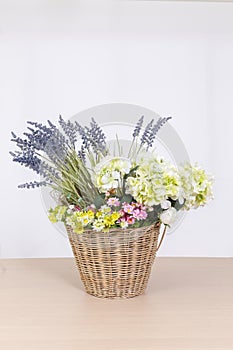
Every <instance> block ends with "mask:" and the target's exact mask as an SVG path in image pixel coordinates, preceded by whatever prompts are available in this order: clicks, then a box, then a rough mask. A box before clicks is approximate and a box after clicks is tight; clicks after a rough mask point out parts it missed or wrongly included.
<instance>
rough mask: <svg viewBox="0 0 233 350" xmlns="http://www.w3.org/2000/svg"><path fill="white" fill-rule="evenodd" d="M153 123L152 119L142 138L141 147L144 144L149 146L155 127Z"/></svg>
mask: <svg viewBox="0 0 233 350" xmlns="http://www.w3.org/2000/svg"><path fill="white" fill-rule="evenodd" d="M153 123H154V119H152V120H151V121H150V122H149V123H148V124H147V126H146V128H145V130H144V132H143V134H142V137H141V145H140V147H142V146H143V145H144V144H148V142H149V138H150V135H151V130H152V127H153Z"/></svg>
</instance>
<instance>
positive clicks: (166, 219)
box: [159, 207, 176, 225]
mask: <svg viewBox="0 0 233 350" xmlns="http://www.w3.org/2000/svg"><path fill="white" fill-rule="evenodd" d="M159 218H160V221H161V222H162V223H163V224H164V225H171V224H172V223H173V222H174V221H175V219H176V209H175V208H173V207H171V208H169V209H167V210H164V211H163V212H162V213H161V214H160V216H159Z"/></svg>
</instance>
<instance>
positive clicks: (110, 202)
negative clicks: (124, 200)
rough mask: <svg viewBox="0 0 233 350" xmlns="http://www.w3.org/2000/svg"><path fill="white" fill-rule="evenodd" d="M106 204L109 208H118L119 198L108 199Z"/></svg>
mask: <svg viewBox="0 0 233 350" xmlns="http://www.w3.org/2000/svg"><path fill="white" fill-rule="evenodd" d="M107 204H108V205H109V206H110V207H111V206H113V207H119V206H120V205H121V202H120V201H119V198H117V197H111V198H109V199H108V201H107Z"/></svg>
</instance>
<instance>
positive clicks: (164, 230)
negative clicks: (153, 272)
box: [156, 225, 167, 253]
mask: <svg viewBox="0 0 233 350" xmlns="http://www.w3.org/2000/svg"><path fill="white" fill-rule="evenodd" d="M166 230H167V226H166V225H165V226H164V229H163V234H162V237H161V238H160V241H159V244H158V247H157V249H156V253H157V251H158V250H159V248H160V246H161V244H162V242H163V239H164V236H165V233H166Z"/></svg>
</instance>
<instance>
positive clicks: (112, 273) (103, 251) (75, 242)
mask: <svg viewBox="0 0 233 350" xmlns="http://www.w3.org/2000/svg"><path fill="white" fill-rule="evenodd" d="M159 231H160V224H159V223H156V224H154V225H152V226H149V227H141V228H137V229H135V228H134V229H126V230H122V229H114V230H113V229H112V230H110V232H99V233H97V232H93V231H85V233H82V234H76V233H74V232H73V231H72V229H71V228H70V227H67V232H68V236H69V240H70V244H71V247H72V250H73V254H74V257H75V260H76V264H77V267H78V270H79V273H80V276H81V280H82V282H83V284H84V287H85V289H86V292H87V293H88V294H91V295H93V296H96V297H99V298H132V297H135V296H137V295H140V294H142V293H143V292H144V291H145V289H146V287H147V282H148V279H149V276H150V272H151V267H152V264H153V262H154V258H155V254H156V251H157V250H158V248H159V246H160V244H161V241H162V239H163V236H164V234H165V230H164V232H163V235H162V238H161V241H160V244H159V246H158V236H159Z"/></svg>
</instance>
